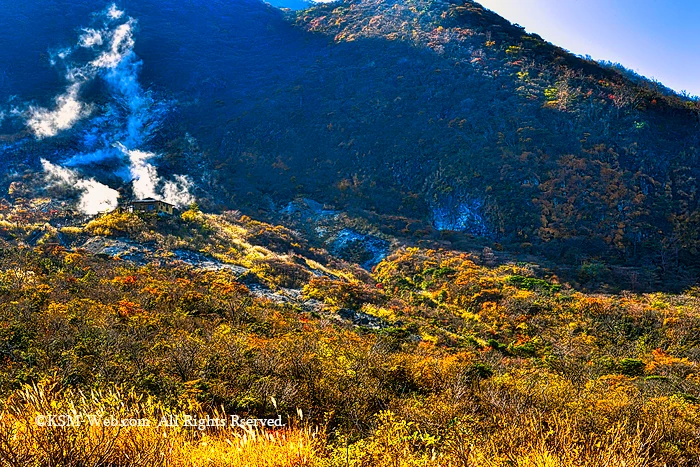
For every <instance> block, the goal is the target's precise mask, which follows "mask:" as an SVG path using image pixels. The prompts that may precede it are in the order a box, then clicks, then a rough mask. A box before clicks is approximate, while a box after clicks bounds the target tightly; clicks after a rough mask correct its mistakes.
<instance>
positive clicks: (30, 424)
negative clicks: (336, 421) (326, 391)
mask: <svg viewBox="0 0 700 467" xmlns="http://www.w3.org/2000/svg"><path fill="white" fill-rule="evenodd" d="M45 414H69V415H73V416H76V415H78V414H93V415H96V416H97V417H98V418H102V417H104V418H109V417H114V418H115V419H127V418H137V419H149V420H156V421H157V420H160V418H161V417H162V416H164V415H165V416H168V415H180V417H181V418H180V419H182V415H183V414H177V413H170V412H168V411H167V410H166V409H165V408H164V407H162V406H161V405H160V404H158V403H157V402H155V401H153V400H151V399H143V398H140V397H138V396H137V395H136V394H135V393H134V392H121V391H118V390H113V391H110V392H108V393H97V392H95V393H92V394H89V395H86V394H82V393H78V392H73V391H65V392H61V391H59V390H58V388H57V386H56V385H41V386H33V387H27V388H25V389H24V390H22V391H19V392H18V393H16V394H15V395H14V396H13V397H11V398H10V399H9V400H8V401H7V402H6V404H5V406H4V409H3V411H2V414H1V415H0V417H1V418H0V466H3V467H5V466H6V467H28V466H47V467H79V466H80V467H85V466H144V467H158V466H163V467H166V466H172V467H205V466H207V467H208V466H212V467H213V466H217V467H218V466H222V467H223V466H249V467H277V466H279V467H283V466H306V465H311V464H310V463H311V461H312V459H313V458H314V453H315V450H316V446H317V444H318V442H317V438H316V435H315V434H314V433H312V432H311V431H310V430H307V429H295V428H283V429H279V430H276V431H266V430H262V429H254V428H250V429H241V428H233V429H231V428H222V429H216V428H208V429H207V430H208V431H199V430H197V429H196V428H185V427H182V426H178V427H158V426H155V425H157V422H156V423H154V424H153V425H152V426H148V427H144V426H141V427H112V426H107V427H105V426H104V425H101V424H94V425H93V424H91V423H89V422H83V423H81V424H80V426H53V427H49V426H43V427H42V426H39V425H37V416H39V415H45Z"/></svg>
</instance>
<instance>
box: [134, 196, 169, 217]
mask: <svg viewBox="0 0 700 467" xmlns="http://www.w3.org/2000/svg"><path fill="white" fill-rule="evenodd" d="M129 208H130V210H131V212H153V213H161V212H162V213H164V214H170V215H172V214H173V210H174V209H175V206H174V205H172V204H170V203H166V202H165V201H161V200H159V199H153V198H145V199H137V200H134V201H132V202H131V204H130V205H129Z"/></svg>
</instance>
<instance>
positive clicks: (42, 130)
mask: <svg viewBox="0 0 700 467" xmlns="http://www.w3.org/2000/svg"><path fill="white" fill-rule="evenodd" d="M80 86H81V84H80V83H79V82H75V83H73V84H71V85H70V86H69V87H68V89H67V90H66V92H65V93H64V94H61V95H60V96H58V97H56V108H55V109H53V110H48V109H44V108H41V107H30V108H29V110H28V112H27V125H28V126H29V128H31V130H32V131H33V132H34V134H35V135H36V136H37V138H47V137H50V136H56V135H57V134H58V133H59V132H60V131H63V130H67V129H69V128H71V127H72V126H73V125H74V124H75V122H77V121H78V120H80V119H81V118H83V117H85V116H87V115H89V114H90V111H91V106H90V105H86V104H83V103H82V102H80V99H79V97H78V93H79V91H80Z"/></svg>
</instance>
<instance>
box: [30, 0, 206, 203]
mask: <svg viewBox="0 0 700 467" xmlns="http://www.w3.org/2000/svg"><path fill="white" fill-rule="evenodd" d="M98 18H100V20H101V21H102V24H101V25H98V26H94V25H93V27H90V28H84V29H83V30H82V33H81V34H80V36H79V38H78V41H77V43H76V45H75V46H73V47H71V48H68V49H63V50H61V51H60V53H58V54H57V55H55V57H52V63H53V64H55V63H56V60H62V61H64V62H67V61H68V60H70V59H71V58H72V57H73V55H72V54H73V53H74V52H76V51H77V50H79V49H81V50H82V52H81V54H80V56H84V55H85V54H88V55H89V56H88V57H87V59H85V60H84V61H83V62H82V63H81V64H70V66H68V72H67V73H66V79H67V80H68V82H69V86H68V87H67V89H66V92H65V93H64V94H62V95H60V96H58V97H57V98H56V107H55V109H51V110H49V109H44V108H36V107H31V108H30V109H29V110H28V111H27V112H25V118H26V119H27V123H28V126H29V128H31V130H32V131H33V132H34V134H35V135H36V136H37V138H39V139H41V138H45V137H51V136H55V135H56V134H58V133H59V132H60V131H63V130H68V129H70V128H71V127H72V126H73V125H75V123H76V122H77V121H78V120H80V119H81V118H83V117H85V116H86V115H88V114H89V113H90V112H91V111H92V110H93V108H92V107H93V106H91V105H89V104H87V103H83V102H82V101H81V100H80V91H81V89H82V87H83V86H84V85H85V84H87V83H89V82H90V81H92V80H94V79H97V78H101V79H103V80H104V81H105V82H106V83H107V84H108V85H109V89H110V91H111V93H112V97H113V102H112V103H110V104H107V105H106V106H105V107H104V108H103V109H102V110H103V111H102V112H101V115H99V116H97V117H94V118H92V120H91V125H92V128H91V129H90V130H88V131H86V132H85V136H84V141H83V143H84V145H85V146H84V147H85V148H86V149H88V151H87V152H85V153H82V154H76V155H73V156H72V157H70V158H69V159H68V160H67V161H65V162H64V164H63V165H64V167H65V166H69V167H74V166H79V165H83V166H86V165H90V164H93V163H99V162H102V161H104V160H107V159H117V160H123V161H124V162H125V163H126V165H127V166H128V167H122V168H121V169H117V170H116V172H115V173H116V174H117V175H118V176H121V177H123V178H124V179H126V180H130V181H131V184H132V188H133V193H134V195H135V196H136V197H138V198H156V199H162V200H165V201H167V202H169V203H172V204H175V205H177V206H184V205H187V204H189V203H191V202H192V201H194V197H193V196H192V195H191V194H190V190H191V189H192V187H193V185H194V184H193V182H192V181H191V179H189V178H188V177H186V176H182V175H175V176H174V177H173V179H172V180H165V179H163V178H162V177H160V176H159V175H158V171H157V168H156V167H155V165H153V164H152V162H151V161H152V160H153V159H155V158H157V157H158V156H157V155H156V154H154V153H153V152H148V151H146V150H145V149H143V147H142V145H143V144H144V143H145V142H146V141H147V140H148V139H149V136H150V134H151V132H152V131H153V130H154V128H156V127H157V125H158V123H159V121H160V119H161V118H162V115H163V114H164V112H165V111H166V110H167V106H166V105H165V103H163V102H156V101H155V100H154V99H153V97H152V96H151V94H150V93H149V92H145V91H144V90H143V89H142V87H141V85H140V84H139V81H138V74H139V70H140V66H141V61H140V60H139V59H138V57H137V56H136V54H135V53H134V51H133V48H134V28H135V25H136V21H135V20H134V19H133V18H130V17H128V16H126V15H125V13H124V12H123V11H121V10H119V9H118V8H117V7H116V5H114V4H112V5H111V6H110V7H109V8H108V9H106V10H104V11H103V12H102V14H101V15H100V16H98ZM75 56H78V54H76V55H75ZM42 163H44V162H42ZM46 164H48V162H47V163H46ZM46 164H44V167H45V170H47V171H48V169H47V167H49V168H52V170H54V171H57V170H63V171H64V172H61V173H62V174H63V175H64V176H65V177H68V176H73V177H75V178H76V180H77V179H79V177H78V175H77V173H76V172H74V171H72V170H70V169H65V168H62V167H58V166H53V165H49V166H47V165H46ZM65 177H64V179H65ZM83 182H85V183H87V182H88V181H83ZM92 182H94V180H93V181H92ZM94 183H97V182H94ZM101 186H102V187H104V188H106V189H107V190H111V188H109V187H106V186H104V185H101ZM80 188H81V189H84V188H85V185H84V184H81V185H80ZM112 191H113V190H112ZM114 193H116V192H114ZM109 199H114V200H116V198H109ZM115 202H116V201H115ZM92 210H93V211H94V209H92Z"/></svg>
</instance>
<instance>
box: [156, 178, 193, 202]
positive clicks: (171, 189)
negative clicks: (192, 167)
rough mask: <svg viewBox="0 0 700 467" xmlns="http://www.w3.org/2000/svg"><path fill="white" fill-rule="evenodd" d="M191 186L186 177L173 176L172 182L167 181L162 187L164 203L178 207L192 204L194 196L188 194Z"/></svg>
mask: <svg viewBox="0 0 700 467" xmlns="http://www.w3.org/2000/svg"><path fill="white" fill-rule="evenodd" d="M193 185H194V183H192V180H191V179H190V178H189V177H187V176H186V175H175V180H174V181H167V182H165V185H164V186H163V198H164V201H165V202H167V203H170V204H174V205H175V206H178V207H182V206H187V205H188V204H192V203H193V202H194V196H192V194H191V193H190V189H191V188H192V186H193Z"/></svg>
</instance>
